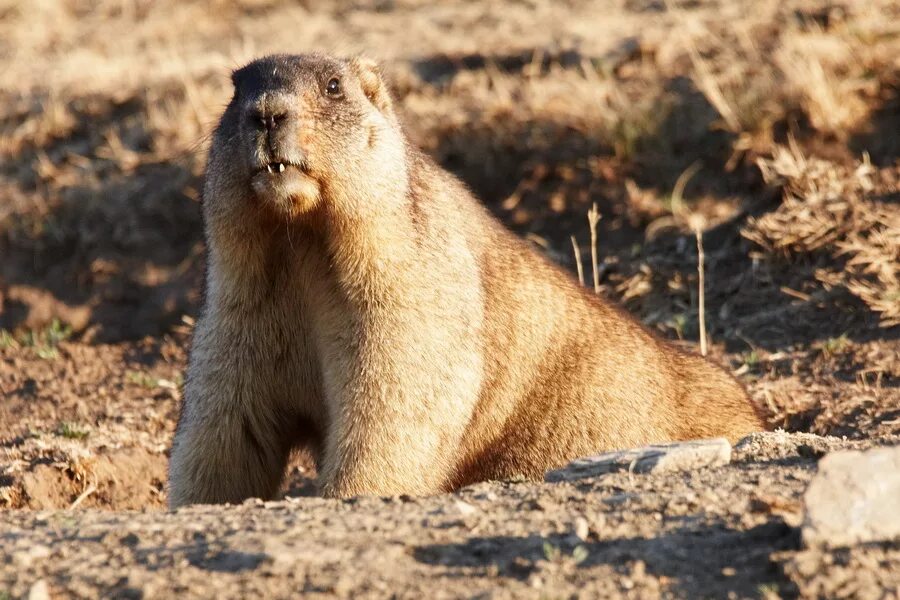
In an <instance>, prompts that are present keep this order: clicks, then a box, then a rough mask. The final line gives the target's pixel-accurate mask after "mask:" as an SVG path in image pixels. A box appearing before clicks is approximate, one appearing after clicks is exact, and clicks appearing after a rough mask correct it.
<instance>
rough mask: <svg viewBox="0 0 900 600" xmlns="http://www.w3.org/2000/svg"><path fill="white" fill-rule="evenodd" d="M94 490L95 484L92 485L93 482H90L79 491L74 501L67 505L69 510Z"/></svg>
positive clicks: (95, 488)
mask: <svg viewBox="0 0 900 600" xmlns="http://www.w3.org/2000/svg"><path fill="white" fill-rule="evenodd" d="M96 491H97V486H96V485H94V484H93V483H92V484H90V485H89V486H87V487H86V488H85V489H84V491H83V492H81V494H80V495H79V496H78V497H77V498H75V501H74V502H72V504H70V505H69V510H73V509H75V508H78V505H79V504H81V503H82V502H84V499H85V498H87V497H88V496H90V495H91V494H93V493H94V492H96Z"/></svg>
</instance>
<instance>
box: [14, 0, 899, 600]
mask: <svg viewBox="0 0 900 600" xmlns="http://www.w3.org/2000/svg"><path fill="white" fill-rule="evenodd" d="M310 50H324V51H331V52H338V53H343V54H349V53H357V52H365V53H366V54H368V55H370V56H373V57H376V58H378V59H380V60H382V61H384V66H385V69H386V71H387V73H388V74H389V75H390V77H391V79H392V83H393V88H394V93H395V95H396V97H397V100H398V105H399V108H400V110H401V111H402V113H403V116H404V120H405V123H406V127H407V130H408V132H409V135H410V137H411V138H412V139H413V140H414V141H415V142H416V143H417V144H419V145H421V146H422V147H424V148H425V149H426V150H428V151H429V152H430V153H431V154H432V155H433V156H434V157H435V158H436V159H437V160H438V162H440V163H441V164H442V165H443V166H444V167H445V168H447V169H449V170H451V171H452V172H454V173H456V174H457V175H459V177H460V178H461V179H463V181H465V182H466V183H467V184H468V185H469V186H470V187H471V188H472V189H473V190H474V191H475V192H476V193H477V194H478V196H479V197H480V198H481V199H482V200H483V201H484V202H485V204H486V205H487V206H488V207H489V208H490V209H491V210H492V211H493V212H494V214H496V215H497V216H498V218H500V219H501V220H502V221H503V222H504V223H506V224H507V225H508V226H509V227H510V228H512V229H513V230H514V231H516V232H517V233H519V234H521V235H522V236H523V237H525V238H527V239H529V240H531V241H532V242H533V243H534V244H535V245H536V246H537V247H539V248H541V249H542V250H543V251H545V252H546V253H547V254H548V255H549V256H551V257H552V258H553V259H554V260H557V261H558V262H560V263H562V264H564V265H566V266H567V267H569V268H570V269H571V270H572V271H573V273H574V272H575V270H576V260H575V253H574V252H573V247H575V248H577V253H578V256H579V258H580V259H581V261H582V263H583V265H584V271H585V276H586V279H587V281H588V283H587V284H588V285H592V283H591V281H592V264H591V261H592V258H591V236H590V231H589V226H588V219H587V213H588V210H589V209H590V208H591V207H592V206H593V205H595V204H596V206H597V208H598V209H599V212H600V214H601V216H602V218H601V220H600V221H599V224H598V227H597V235H596V247H597V250H598V257H599V258H598V264H597V269H598V273H599V278H598V279H599V286H598V287H599V293H602V294H606V295H607V296H609V297H611V298H613V299H615V300H617V301H619V302H621V303H622V304H623V305H624V306H625V307H626V308H628V309H629V310H630V311H632V312H633V313H634V314H636V315H637V316H639V317H640V318H641V319H642V320H643V321H644V322H646V323H647V324H648V325H650V326H651V327H653V328H655V329H657V330H659V331H660V332H661V333H662V334H663V335H666V336H668V337H670V338H673V339H677V340H680V343H682V344H684V345H685V346H686V347H689V348H692V349H696V348H697V341H698V339H699V334H698V317H697V305H698V291H697V246H696V240H695V235H694V232H693V230H694V229H695V228H699V229H700V230H701V231H702V232H703V243H704V253H705V259H706V260H705V278H706V286H705V290H704V295H705V303H706V322H707V327H708V330H709V337H710V340H711V348H710V352H711V355H712V357H713V358H714V359H715V360H717V361H718V362H720V363H721V364H723V365H724V366H726V367H727V368H729V369H730V370H731V371H732V372H734V373H735V374H736V376H738V378H739V379H740V380H741V381H742V382H743V383H744V384H745V385H746V386H747V388H748V389H749V390H750V392H751V394H752V396H753V397H754V399H755V400H756V401H757V402H759V404H760V406H762V407H763V409H764V411H765V414H766V417H767V420H768V423H769V425H770V426H771V427H772V428H783V429H784V430H786V431H788V432H800V433H790V434H789V435H787V436H785V435H781V434H779V435H776V436H775V437H769V438H764V439H761V440H756V441H755V442H754V443H748V444H746V445H745V446H744V447H743V448H742V449H740V450H738V451H737V453H736V459H735V460H734V461H733V462H732V464H731V465H729V466H726V467H719V468H715V469H705V470H701V471H698V472H696V473H689V474H684V475H676V474H664V475H642V476H631V477H629V476H627V475H621V474H620V475H607V476H604V477H601V478H597V479H596V480H589V481H585V482H583V483H579V484H577V485H576V484H534V483H522V482H519V483H510V482H506V483H485V484H480V485H478V486H474V487H472V488H467V489H465V490H462V491H461V492H460V493H459V494H453V495H448V496H443V497H434V498H393V499H370V498H367V499H359V500H356V501H350V502H337V501H326V500H323V499H317V498H313V497H310V496H312V495H313V494H314V492H315V484H314V473H313V472H312V471H311V470H310V467H309V464H308V461H307V460H306V459H305V458H304V457H302V456H298V457H296V460H295V461H293V463H292V466H291V469H290V472H289V474H288V477H287V479H286V482H285V486H284V490H285V494H286V496H287V499H286V500H284V501H283V502H279V503H269V504H266V505H265V506H259V505H257V504H254V503H249V504H245V505H242V506H239V507H227V508H223V507H198V508H192V509H189V510H183V511H179V512H177V513H166V512H164V511H163V508H164V505H165V497H166V490H165V475H166V466H167V455H166V453H167V450H168V446H169V443H170V440H171V436H172V432H173V429H174V424H175V419H176V417H177V411H178V403H179V401H180V387H181V383H182V373H183V370H184V366H185V362H186V357H187V352H188V348H189V344H190V333H191V328H192V325H193V322H194V321H193V319H194V317H195V316H196V314H197V310H198V307H199V304H200V299H201V294H202V290H201V279H202V274H203V268H204V266H203V240H202V223H201V218H200V201H201V199H200V193H199V190H200V189H201V188H202V170H203V163H204V159H205V152H206V142H207V135H208V133H209V131H210V129H211V127H212V125H213V124H214V123H215V120H216V118H217V116H218V113H219V111H221V109H222V107H223V106H224V105H225V103H226V102H227V101H228V97H229V93H230V92H229V85H230V84H229V71H230V69H232V68H234V67H236V66H239V65H240V64H242V63H243V62H246V61H247V60H249V59H251V58H253V57H255V56H258V55H261V54H265V53H269V52H275V51H279V52H303V51H310ZM0 57H2V59H3V63H4V69H3V70H0V398H2V400H0V540H2V542H0V599H4V598H7V597H9V598H13V597H20V596H24V595H27V594H28V593H29V590H32V588H33V586H34V584H35V582H37V581H39V580H43V581H45V582H46V584H47V585H48V586H49V590H50V592H51V593H52V594H59V595H61V596H63V597H68V596H71V597H96V596H98V595H104V596H117V597H118V596H121V597H147V598H149V597H171V596H175V595H177V596H179V597H181V596H187V595H193V596H198V597H199V596H207V597H208V596H217V597H226V596H233V597H245V596H249V595H251V594H259V595H265V596H288V595H291V593H292V592H298V591H301V590H302V591H305V592H306V593H308V594H309V595H322V596H325V595H338V596H347V597H351V596H352V597H359V596H373V597H383V596H390V595H391V594H396V595H397V596H400V597H421V596H425V595H427V596H440V595H441V594H443V595H444V596H446V597H459V596H477V597H488V596H490V597H494V596H496V597H513V596H515V597H519V596H535V597H557V596H559V597H570V596H573V595H579V594H580V595H583V596H585V597H598V596H599V597H602V596H606V595H612V596H616V595H618V596H626V597H656V596H670V597H671V596H675V597H697V596H714V597H724V596H728V595H733V596H735V597H779V596H780V597H795V596H802V597H872V598H882V597H897V596H898V595H900V575H898V572H900V545H897V544H896V543H894V544H881V545H877V544H876V545H870V546H860V547H854V548H849V549H845V550H840V551H832V552H821V551H813V550H804V549H802V548H801V546H800V543H799V536H798V533H797V531H798V530H797V525H798V523H799V520H798V519H799V517H798V515H799V514H800V513H801V506H800V496H801V494H802V492H803V489H804V488H805V485H806V483H807V482H808V480H809V478H810V477H811V476H812V474H813V473H814V472H815V464H816V461H817V459H818V458H819V457H820V456H821V455H822V453H823V452H824V451H825V450H828V449H835V448H842V447H871V446H875V445H883V444H897V443H900V136H898V135H897V133H896V132H898V131H900V95H898V94H900V59H898V57H900V5H898V4H897V3H896V2H895V1H893V0H875V1H871V2H864V1H862V0H855V1H846V2H824V1H806V0H786V1H777V2H775V1H769V0H766V1H763V2H759V3H754V8H753V10H752V11H751V10H750V9H749V8H748V5H747V4H745V3H742V2H738V1H737V0H709V1H707V0H704V1H699V2H694V1H691V2H684V1H671V2H662V1H656V0H614V1H609V2H586V1H581V0H567V1H565V2H551V1H550V0H530V1H518V0H501V1H497V2H463V1H459V2H442V3H426V2H419V1H416V0H405V1H404V0H395V1H381V0H379V1H359V2H351V1H335V2H325V1H321V2H318V1H307V2H299V3H291V2H280V1H275V0H272V1H269V0H244V1H237V2H225V1H221V0H219V1H208V2H178V3H176V2H170V1H168V0H164V1H160V2H146V1H134V0H132V1H101V2H93V3H86V2H80V1H78V0H44V1H42V2H37V3H32V4H29V5H28V6H27V8H26V6H25V5H24V4H22V3H18V2H14V1H8V0H0ZM806 434H815V435H816V436H833V437H827V438H824V437H808V436H807V435H806ZM126 511H127V512H126ZM579 519H584V520H585V521H586V522H587V524H588V531H587V533H586V534H584V530H583V526H582V525H579V524H578V523H580V521H579ZM576 530H577V531H576ZM573 532H576V533H578V534H584V535H581V536H580V537H579V535H576V533H573ZM582 538H583V539H582ZM578 547H582V548H583V550H577V551H576V549H577V548H578ZM41 586H42V584H38V589H37V592H40V591H41V590H40V588H41ZM32 591H34V590H32ZM37 592H36V593H37Z"/></svg>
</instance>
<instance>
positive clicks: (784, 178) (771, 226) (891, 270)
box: [742, 142, 900, 327]
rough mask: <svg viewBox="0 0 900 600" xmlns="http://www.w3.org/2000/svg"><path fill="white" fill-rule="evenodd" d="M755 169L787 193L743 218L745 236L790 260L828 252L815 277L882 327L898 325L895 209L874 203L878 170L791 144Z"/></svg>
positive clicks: (898, 214) (899, 228)
mask: <svg viewBox="0 0 900 600" xmlns="http://www.w3.org/2000/svg"><path fill="white" fill-rule="evenodd" d="M760 169H761V170H762V172H763V175H764V176H765V178H766V180H767V181H768V182H770V183H773V184H777V185H782V186H783V187H784V196H785V197H784V201H783V202H782V204H781V206H779V208H778V209H777V210H775V211H773V212H770V213H767V214H766V215H765V216H763V217H761V218H757V219H750V220H748V222H747V226H746V227H745V228H744V229H743V230H742V233H743V235H744V236H745V237H747V238H748V239H750V240H752V241H754V242H755V243H757V244H758V245H760V246H761V247H762V248H763V249H765V250H766V251H767V252H770V253H773V254H778V255H780V256H784V257H785V258H789V259H793V260H797V259H799V258H800V257H802V256H803V255H808V254H813V253H817V252H827V253H829V254H830V255H832V256H833V257H834V258H835V259H836V260H834V261H832V262H831V264H829V265H827V266H825V267H822V268H819V269H817V270H816V272H815V276H816V278H817V279H818V280H819V281H820V282H822V283H823V284H825V285H826V286H827V287H833V286H843V287H844V288H846V289H847V290H848V291H850V292H851V293H852V294H854V295H855V296H857V297H859V298H860V299H861V300H862V301H863V302H865V303H866V305H867V306H869V307H870V308H871V309H872V310H873V311H875V312H876V313H878V314H879V315H880V318H881V325H882V326H883V327H892V326H895V325H900V266H898V265H900V211H898V210H897V208H896V207H895V206H892V205H891V204H890V203H886V202H884V201H881V200H877V199H874V198H873V197H872V196H873V194H872V191H873V189H874V187H875V184H874V182H873V180H872V178H873V175H874V173H875V169H874V168H873V166H872V164H871V163H870V162H869V160H868V157H864V158H863V160H862V161H860V162H858V163H856V164H855V165H847V166H843V165H836V164H834V163H832V162H830V161H826V160H821V159H815V158H806V157H804V156H803V153H802V151H801V150H800V148H799V147H798V146H797V144H796V143H795V142H794V143H792V144H791V145H790V146H788V147H778V148H776V150H775V153H774V155H773V156H772V158H771V159H766V160H761V161H760Z"/></svg>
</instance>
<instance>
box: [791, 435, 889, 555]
mask: <svg viewBox="0 0 900 600" xmlns="http://www.w3.org/2000/svg"><path fill="white" fill-rule="evenodd" d="M803 501H804V504H805V507H806V515H805V518H804V521H803V528H802V538H803V543H804V545H806V546H807V547H828V548H836V547H843V546H852V545H854V544H858V543H862V542H876V541H888V540H894V539H900V446H894V447H891V448H876V449H874V450H867V451H865V452H856V451H841V452H834V453H832V454H829V455H827V456H826V457H825V458H823V459H822V460H821V461H819V472H818V473H817V474H816V476H815V477H813V479H812V481H811V482H810V484H809V487H808V488H807V490H806V493H805V495H804V497H803Z"/></svg>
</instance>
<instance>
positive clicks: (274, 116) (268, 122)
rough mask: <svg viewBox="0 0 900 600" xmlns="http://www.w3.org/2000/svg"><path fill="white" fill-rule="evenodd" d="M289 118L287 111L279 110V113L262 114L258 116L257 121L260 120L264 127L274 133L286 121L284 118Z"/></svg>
mask: <svg viewBox="0 0 900 600" xmlns="http://www.w3.org/2000/svg"><path fill="white" fill-rule="evenodd" d="M285 119H287V113H286V112H278V113H270V114H267V115H266V114H260V115H259V116H258V117H257V121H258V122H259V124H260V126H261V128H262V129H265V130H266V131H268V132H269V133H272V132H273V131H275V130H276V129H278V126H279V125H281V124H282V123H284V120H285Z"/></svg>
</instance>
